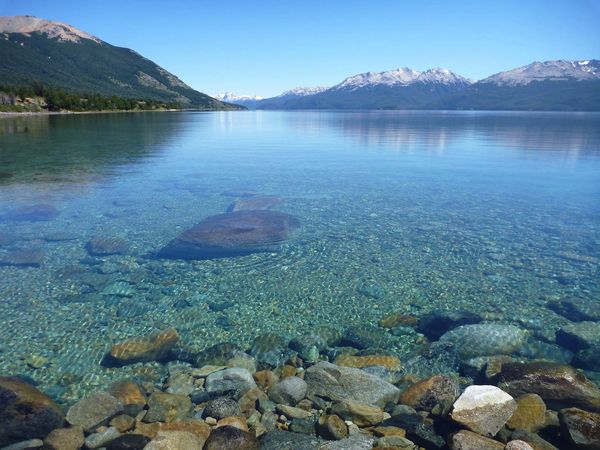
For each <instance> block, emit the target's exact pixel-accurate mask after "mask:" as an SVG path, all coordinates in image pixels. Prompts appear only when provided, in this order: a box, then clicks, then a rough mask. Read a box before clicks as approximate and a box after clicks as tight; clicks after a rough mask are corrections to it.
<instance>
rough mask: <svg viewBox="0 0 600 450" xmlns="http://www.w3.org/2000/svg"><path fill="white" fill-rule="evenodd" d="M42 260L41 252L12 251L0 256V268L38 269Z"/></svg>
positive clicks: (42, 253)
mask: <svg viewBox="0 0 600 450" xmlns="http://www.w3.org/2000/svg"><path fill="white" fill-rule="evenodd" d="M43 260H44V252H43V251H42V250H14V251H11V252H8V253H5V254H3V255H1V256H0V266H16V267H40V266H41V265H42V261H43Z"/></svg>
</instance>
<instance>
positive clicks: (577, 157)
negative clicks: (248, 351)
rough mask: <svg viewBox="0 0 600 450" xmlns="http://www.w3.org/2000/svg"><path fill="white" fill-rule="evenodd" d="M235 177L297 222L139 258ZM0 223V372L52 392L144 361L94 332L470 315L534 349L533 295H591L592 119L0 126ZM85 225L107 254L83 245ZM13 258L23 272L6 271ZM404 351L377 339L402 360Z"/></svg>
mask: <svg viewBox="0 0 600 450" xmlns="http://www.w3.org/2000/svg"><path fill="white" fill-rule="evenodd" d="M248 190H251V191H253V192H255V193H256V194H257V195H270V196H277V197H281V198H282V199H283V203H281V204H279V205H277V206H275V207H274V209H276V210H278V211H282V212H285V213H289V214H292V215H294V216H296V217H297V218H298V219H299V221H300V224H301V225H300V227H299V228H298V229H297V230H295V231H294V232H293V233H292V235H291V236H290V237H289V239H287V240H286V241H285V242H283V243H282V244H281V245H280V246H278V248H276V249H275V250H274V251H272V252H265V253H257V254H253V255H249V256H242V257H236V258H224V259H214V260H206V261H183V260H177V259H161V258H156V257H155V255H156V252H157V251H158V250H159V249H160V248H161V247H163V246H164V245H166V244H167V243H168V242H169V241H170V240H172V239H173V238H175V237H176V236H177V235H179V234H180V233H181V232H182V231H184V230H186V229H187V228H189V227H191V226H193V225H194V224H197V223H198V222H200V221H201V220H203V219H204V218H206V217H208V216H211V215H214V214H219V213H223V212H225V211H226V210H227V208H228V206H229V205H230V204H231V203H232V202H233V201H235V199H236V198H235V196H232V195H231V194H232V192H228V191H248ZM233 193H235V192H233ZM34 204H43V205H49V206H51V207H53V208H55V211H54V213H53V214H51V216H52V217H49V219H50V220H43V221H29V220H14V217H11V211H14V210H15V209H16V208H20V207H23V206H27V205H34ZM0 218H1V220H0V260H2V261H4V263H5V264H8V265H2V266H0V372H2V373H6V374H22V375H26V376H28V377H31V378H33V379H34V380H35V381H36V382H38V383H39V384H40V385H41V386H42V387H43V388H44V389H45V390H47V391H48V392H50V393H51V394H52V395H53V396H55V397H56V398H58V399H59V400H63V401H71V400H73V399H76V398H79V397H80V396H81V395H82V393H84V392H88V391H89V390H92V389H95V388H98V387H102V386H105V385H106V384H107V383H108V382H109V381H111V380H113V379H116V378H122V377H123V376H124V375H127V374H131V373H137V374H140V373H145V371H150V372H152V371H154V372H155V373H156V374H160V371H161V370H162V368H161V366H160V365H158V364H153V363H151V364H146V365H140V366H131V367H125V368H120V369H106V368H103V367H101V366H100V364H99V362H100V360H101V359H102V355H103V354H104V353H105V352H106V350H107V348H108V347H109V346H110V344H111V343H112V342H114V341H117V340H120V339H123V338H126V337H129V336H136V335H140V334H144V333H147V332H149V331H152V330H156V329H160V328H164V327H166V326H175V327H176V328H177V329H178V330H179V332H180V333H181V335H182V341H183V343H184V344H185V345H186V346H189V347H191V348H194V349H198V350H199V349H203V348H205V347H207V346H209V345H211V344H213V343H216V342H222V341H226V340H229V341H234V342H237V343H241V344H244V345H247V344H248V343H250V342H251V341H252V339H253V338H254V337H255V336H256V335H258V334H260V333H262V332H265V331H275V332H277V333H281V334H284V335H287V336H289V337H293V336H295V335H297V334H302V333H305V332H307V331H309V330H310V329H311V328H313V327H315V326H317V325H323V324H327V325H334V326H336V327H339V328H344V327H347V326H350V325H357V324H366V323H369V324H377V322H378V321H379V319H381V317H383V316H384V315H386V314H389V313H393V312H402V313H403V314H407V315H412V316H415V317H421V316H423V315H425V314H427V313H429V312H432V311H458V310H469V311H472V312H476V313H478V314H480V315H481V316H482V317H483V318H485V319H486V320H489V321H496V322H507V323H512V324H517V325H518V326H520V327H522V328H525V329H527V330H529V331H530V333H531V334H532V336H535V337H536V339H538V340H540V341H543V342H552V339H553V336H554V332H555V331H556V330H557V329H558V328H559V327H561V326H564V325H565V324H568V323H569V321H568V320H567V319H566V318H565V317H563V316H561V315H559V314H557V313H555V312H554V311H552V310H551V309H549V308H547V307H546V306H547V304H548V303H549V302H552V301H554V300H559V299H562V298H575V299H578V301H579V300H581V301H582V302H600V273H599V272H600V270H599V269H600V115H599V114H579V113H570V114H563V113H492V112H490V113H477V112H448V113H446V112H418V111H416V112H359V111H358V112H291V113H288V112H232V113H137V114H99V115H76V116H36V117H19V118H2V119H0ZM97 236H102V237H107V238H110V239H118V240H120V241H122V242H124V243H125V244H126V247H127V248H126V249H125V250H124V251H123V252H122V254H117V255H109V256H90V255H89V253H88V251H87V250H86V244H87V243H88V242H89V241H90V239H92V238H94V237H97ZM23 251H25V252H26V253H25V256H26V257H27V258H28V259H27V258H26V259H27V261H30V262H31V261H32V260H35V261H34V265H35V266H38V265H39V267H29V266H25V267H23V266H16V265H14V264H15V263H16V262H19V261H18V260H17V259H18V258H16V256H15V255H19V254H20V255H22V254H23ZM19 252H20V253H19ZM33 252H35V254H34V255H33V256H34V257H32V253H33ZM21 262H22V260H21ZM418 342H419V339H417V338H415V336H414V335H410V334H409V335H406V336H398V339H396V340H395V341H394V342H393V344H391V345H393V348H392V349H393V350H394V351H395V352H397V353H399V354H400V355H401V359H403V360H405V359H407V358H409V357H410V356H411V355H413V354H415V352H416V351H418V345H419V344H418ZM154 372H153V373H154ZM591 375H592V377H593V378H594V379H598V376H597V374H591Z"/></svg>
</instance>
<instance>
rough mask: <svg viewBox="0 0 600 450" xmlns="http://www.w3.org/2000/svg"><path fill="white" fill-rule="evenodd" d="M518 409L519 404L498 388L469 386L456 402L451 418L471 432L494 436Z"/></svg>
mask: <svg viewBox="0 0 600 450" xmlns="http://www.w3.org/2000/svg"><path fill="white" fill-rule="evenodd" d="M516 409H517V402H516V401H515V399H514V398H512V397H511V396H510V395H509V394H507V393H506V392H504V391H503V390H502V389H499V388H497V387H496V386H486V385H484V386H469V387H468V388H467V389H465V391H464V392H463V393H462V395H461V396H460V397H458V399H457V400H456V402H454V405H453V409H452V413H451V417H452V419H453V420H455V421H456V422H458V423H460V424H462V425H464V426H466V427H467V428H469V429H470V430H472V431H474V432H476V433H479V434H482V435H485V436H494V435H495V434H496V433H498V431H499V430H500V428H502V427H503V426H504V424H505V423H506V422H507V421H508V419H510V417H511V416H512V415H513V413H514V412H515V410H516Z"/></svg>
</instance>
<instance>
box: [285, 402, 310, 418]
mask: <svg viewBox="0 0 600 450" xmlns="http://www.w3.org/2000/svg"><path fill="white" fill-rule="evenodd" d="M277 411H279V412H280V413H281V414H283V415H284V416H286V417H289V418H290V419H306V418H308V417H310V416H311V415H312V414H311V413H310V412H308V411H306V410H304V409H300V408H295V407H293V406H288V405H281V404H279V405H277Z"/></svg>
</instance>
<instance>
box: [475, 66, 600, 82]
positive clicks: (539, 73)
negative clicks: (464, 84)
mask: <svg viewBox="0 0 600 450" xmlns="http://www.w3.org/2000/svg"><path fill="white" fill-rule="evenodd" d="M595 79H600V60H597V59H593V60H586V61H566V60H563V59H561V60H557V61H543V62H538V61H536V62H534V63H531V64H528V65H527V66H523V67H518V68H516V69H512V70H508V71H506V72H500V73H497V74H495V75H492V76H491V77H488V78H485V79H483V80H481V81H480V83H493V84H496V85H498V86H519V85H527V84H529V83H531V82H532V81H565V80H576V81H580V80H595Z"/></svg>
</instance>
